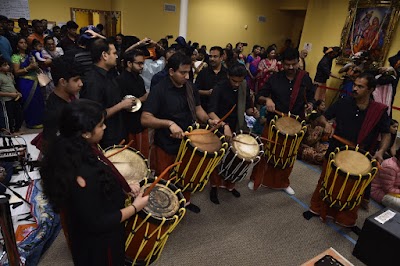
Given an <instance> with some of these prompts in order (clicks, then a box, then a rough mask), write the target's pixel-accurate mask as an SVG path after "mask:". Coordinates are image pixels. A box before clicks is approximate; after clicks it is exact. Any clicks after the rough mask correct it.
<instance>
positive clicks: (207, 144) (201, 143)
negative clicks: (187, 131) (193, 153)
mask: <svg viewBox="0 0 400 266" xmlns="http://www.w3.org/2000/svg"><path fill="white" fill-rule="evenodd" d="M192 132H208V130H206V129H194V130H193V131H192ZM188 138H189V139H190V142H191V143H192V146H193V147H197V148H199V149H200V150H202V151H206V152H218V151H219V150H220V149H221V147H222V142H221V140H220V139H219V138H218V136H217V135H215V134H214V133H212V132H209V133H206V134H195V135H189V136H188Z"/></svg>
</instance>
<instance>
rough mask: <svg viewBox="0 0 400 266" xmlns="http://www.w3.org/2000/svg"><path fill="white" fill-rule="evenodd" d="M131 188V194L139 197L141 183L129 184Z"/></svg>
mask: <svg viewBox="0 0 400 266" xmlns="http://www.w3.org/2000/svg"><path fill="white" fill-rule="evenodd" d="M129 187H130V188H131V192H130V194H131V195H132V196H133V197H137V195H139V192H140V185H139V183H138V182H134V183H131V184H129Z"/></svg>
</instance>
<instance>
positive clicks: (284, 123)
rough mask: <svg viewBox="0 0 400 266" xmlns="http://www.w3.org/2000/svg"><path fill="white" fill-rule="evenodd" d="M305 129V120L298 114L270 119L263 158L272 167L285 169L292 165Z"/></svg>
mask: <svg viewBox="0 0 400 266" xmlns="http://www.w3.org/2000/svg"><path fill="white" fill-rule="evenodd" d="M306 130H307V127H306V125H305V121H304V120H301V118H300V117H299V116H295V115H291V114H290V113H289V115H288V116H278V115H276V116H275V117H274V119H272V120H271V122H270V124H269V129H268V136H267V138H268V139H270V140H271V141H273V142H274V143H272V142H268V143H266V145H265V159H266V160H267V162H268V163H270V164H272V165H273V166H274V167H277V168H281V169H285V168H286V167H291V166H293V164H294V162H295V161H296V157H297V151H298V150H299V146H300V143H301V141H302V139H303V137H304V134H305V132H306Z"/></svg>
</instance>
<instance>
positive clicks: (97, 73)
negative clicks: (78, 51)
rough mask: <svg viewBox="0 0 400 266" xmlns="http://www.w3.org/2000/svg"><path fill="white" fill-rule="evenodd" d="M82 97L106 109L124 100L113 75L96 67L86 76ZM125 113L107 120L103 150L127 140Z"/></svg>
mask: <svg viewBox="0 0 400 266" xmlns="http://www.w3.org/2000/svg"><path fill="white" fill-rule="evenodd" d="M80 96H81V98H85V99H90V100H93V101H96V102H98V103H100V104H101V105H102V106H103V108H104V109H106V108H110V107H112V106H114V105H116V104H117V103H119V102H120V101H121V99H122V93H121V90H120V88H119V87H118V84H117V82H116V81H115V79H114V78H113V76H112V73H110V72H107V71H106V70H104V69H102V68H100V67H98V66H96V65H94V66H93V68H92V70H91V71H89V72H88V73H87V74H86V75H85V77H84V81H83V88H82V91H81V95H80ZM123 112H126V111H125V110H121V111H119V112H117V113H115V114H114V115H113V116H111V117H109V118H107V119H106V121H105V124H106V126H107V128H106V130H105V131H104V135H103V139H102V140H101V142H100V145H101V146H102V147H103V148H107V147H109V146H112V145H114V144H118V143H120V142H121V141H122V140H123V139H126V137H127V131H126V127H125V124H124V117H123Z"/></svg>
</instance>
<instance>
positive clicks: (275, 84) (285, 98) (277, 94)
mask: <svg viewBox="0 0 400 266" xmlns="http://www.w3.org/2000/svg"><path fill="white" fill-rule="evenodd" d="M295 83H296V79H293V80H289V79H288V78H287V77H286V74H285V71H281V72H278V73H275V74H273V75H272V76H271V77H270V78H269V79H268V81H267V82H266V83H265V85H264V86H263V87H262V88H261V90H260V91H259V92H258V94H257V101H258V98H259V97H260V96H264V97H270V98H271V99H272V101H273V102H274V103H275V109H276V110H278V111H280V112H283V113H288V112H289V104H290V99H291V94H292V90H293V86H294V84H295ZM314 94H315V91H314V87H313V84H312V81H311V78H310V76H309V75H308V74H306V75H304V77H303V79H302V80H301V83H300V89H299V93H298V95H297V99H296V102H295V103H294V106H293V109H292V110H291V112H290V113H292V114H295V115H299V116H301V117H303V116H304V105H305V104H306V103H307V102H314ZM274 115H275V114H268V120H270V119H271V118H272V117H273V116H274Z"/></svg>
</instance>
